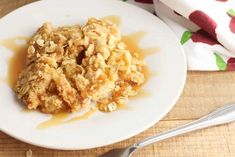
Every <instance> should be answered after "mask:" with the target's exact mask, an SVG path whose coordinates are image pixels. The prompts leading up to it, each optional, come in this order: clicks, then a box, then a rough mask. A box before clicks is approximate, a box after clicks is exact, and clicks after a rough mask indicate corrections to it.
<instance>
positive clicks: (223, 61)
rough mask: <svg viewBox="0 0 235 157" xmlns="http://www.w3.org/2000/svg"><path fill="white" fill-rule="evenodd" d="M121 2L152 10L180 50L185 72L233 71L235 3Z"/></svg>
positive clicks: (182, 0)
mask: <svg viewBox="0 0 235 157" xmlns="http://www.w3.org/2000/svg"><path fill="white" fill-rule="evenodd" d="M123 1H127V2H128V3H132V4H134V5H137V6H140V7H142V8H144V9H146V10H148V11H150V12H154V10H155V12H156V14H157V16H159V18H161V19H162V20H163V21H164V22H165V23H166V24H167V25H168V26H169V27H170V28H171V29H172V30H173V31H174V32H175V34H176V35H177V37H178V39H179V42H180V43H181V44H182V46H183V47H184V50H185V54H186V57H187V63H188V70H198V71H217V70H223V71H224V70H235V0H197V1H192V0H177V1H176V0H154V5H153V1H152V0H123ZM172 53H173V52H172Z"/></svg>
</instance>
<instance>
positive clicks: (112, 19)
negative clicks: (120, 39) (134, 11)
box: [101, 15, 122, 26]
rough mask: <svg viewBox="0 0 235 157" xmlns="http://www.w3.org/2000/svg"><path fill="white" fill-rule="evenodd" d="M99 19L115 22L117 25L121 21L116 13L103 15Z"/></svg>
mask: <svg viewBox="0 0 235 157" xmlns="http://www.w3.org/2000/svg"><path fill="white" fill-rule="evenodd" d="M101 19H102V20H108V21H111V22H112V23H114V24H116V25H117V26H120V25H121V22H122V20H121V18H120V17H119V16H117V15H110V16H105V17H103V18H101Z"/></svg>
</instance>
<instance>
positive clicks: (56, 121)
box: [37, 109, 96, 129]
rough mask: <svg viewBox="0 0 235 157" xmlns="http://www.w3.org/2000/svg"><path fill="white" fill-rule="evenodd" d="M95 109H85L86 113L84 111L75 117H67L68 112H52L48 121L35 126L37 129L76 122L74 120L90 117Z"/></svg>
mask: <svg viewBox="0 0 235 157" xmlns="http://www.w3.org/2000/svg"><path fill="white" fill-rule="evenodd" d="M95 111H96V110H95V109H91V110H89V111H87V112H86V113H84V114H83V115H81V116H76V117H72V118H69V116H70V115H71V114H70V113H57V114H53V115H52V117H51V119H49V120H48V121H45V122H42V123H40V124H39V125H38V126H37V129H47V128H51V127H53V126H59V125H64V124H68V123H72V122H76V121H79V120H85V119H88V118H90V117H91V115H92V114H93V113H94V112H95ZM66 119H67V120H66Z"/></svg>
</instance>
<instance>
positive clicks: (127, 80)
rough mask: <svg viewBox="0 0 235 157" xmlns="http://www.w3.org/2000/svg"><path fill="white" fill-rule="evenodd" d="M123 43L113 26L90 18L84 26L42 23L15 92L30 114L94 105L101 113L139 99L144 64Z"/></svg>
mask: <svg viewBox="0 0 235 157" xmlns="http://www.w3.org/2000/svg"><path fill="white" fill-rule="evenodd" d="M132 54H133V53H131V52H130V51H128V50H127V48H126V45H125V44H124V43H123V42H122V41H121V34H120V31H119V29H118V28H117V26H116V25H114V24H113V23H111V22H109V21H103V20H97V19H94V18H91V19H89V20H88V22H87V23H86V24H85V25H84V26H78V25H75V26H64V27H58V28H55V27H53V26H52V25H51V24H50V23H45V24H44V25H43V26H42V27H41V28H39V30H38V31H37V33H36V34H35V35H34V37H33V38H32V39H31V40H30V42H29V47H28V54H27V68H26V69H25V70H24V71H23V72H22V73H21V74H20V75H19V78H18V81H17V85H16V87H15V91H16V93H17V95H18V98H19V99H21V100H23V102H24V103H25V104H26V105H27V107H28V108H29V109H40V110H41V111H42V112H46V113H56V112H60V111H67V112H75V111H78V110H79V109H81V108H84V107H87V106H90V105H91V103H92V102H95V103H97V104H98V105H97V106H98V107H99V109H100V110H101V111H105V112H111V111H114V110H116V108H117V106H118V104H120V103H123V102H125V101H126V100H127V99H128V97H130V96H135V95H137V94H138V90H139V88H136V87H139V86H141V85H142V84H143V82H144V80H145V78H144V74H143V68H144V64H143V61H142V60H141V59H140V58H138V57H136V56H135V55H132Z"/></svg>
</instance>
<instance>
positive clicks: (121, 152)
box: [99, 104, 235, 157]
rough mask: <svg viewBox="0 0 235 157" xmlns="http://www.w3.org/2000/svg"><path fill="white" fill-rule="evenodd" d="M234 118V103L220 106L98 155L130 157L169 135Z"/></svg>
mask: <svg viewBox="0 0 235 157" xmlns="http://www.w3.org/2000/svg"><path fill="white" fill-rule="evenodd" d="M234 120H235V104H232V105H227V106H224V107H221V108H219V109H217V110H215V111H214V112H211V113H210V114H208V115H206V116H204V117H202V118H200V119H198V120H196V121H193V122H191V123H188V124H186V125H183V126H181V127H177V128H175V129H172V130H169V131H167V132H164V133H161V134H159V135H156V136H153V137H149V138H147V139H144V140H142V141H140V142H138V143H135V144H133V145H131V146H129V147H127V148H122V149H113V150H110V151H108V152H107V153H105V154H103V155H101V156H99V157H131V156H132V155H133V153H134V152H135V151H137V150H139V149H141V148H143V147H145V146H148V145H150V144H153V143H155V142H158V141H162V140H165V139H168V138H171V137H175V136H178V135H182V134H185V133H188V132H191V131H195V130H198V129H203V128H207V127H211V126H215V125H221V124H226V123H230V122H232V121H234Z"/></svg>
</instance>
